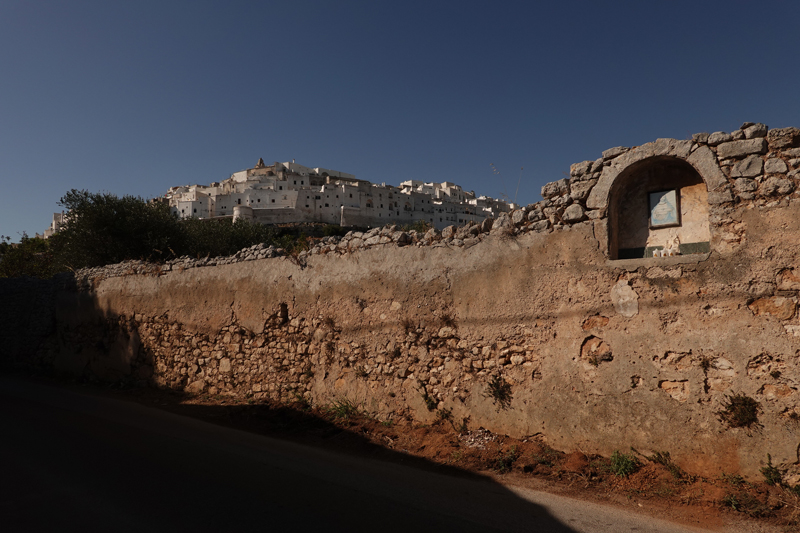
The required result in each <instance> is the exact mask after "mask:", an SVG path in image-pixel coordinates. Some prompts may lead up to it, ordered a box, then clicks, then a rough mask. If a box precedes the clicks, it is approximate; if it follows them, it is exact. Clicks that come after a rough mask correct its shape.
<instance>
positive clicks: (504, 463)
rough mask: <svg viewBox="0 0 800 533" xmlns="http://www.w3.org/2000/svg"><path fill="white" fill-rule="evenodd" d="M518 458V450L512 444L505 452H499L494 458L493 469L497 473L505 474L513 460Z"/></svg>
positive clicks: (509, 469) (512, 464)
mask: <svg viewBox="0 0 800 533" xmlns="http://www.w3.org/2000/svg"><path fill="white" fill-rule="evenodd" d="M518 458H519V451H517V447H516V446H512V447H511V449H510V450H508V451H507V452H506V453H502V452H501V453H499V454H498V456H497V459H495V470H496V471H497V473H499V474H505V473H506V472H510V471H511V467H512V466H514V462H516V460H517V459H518Z"/></svg>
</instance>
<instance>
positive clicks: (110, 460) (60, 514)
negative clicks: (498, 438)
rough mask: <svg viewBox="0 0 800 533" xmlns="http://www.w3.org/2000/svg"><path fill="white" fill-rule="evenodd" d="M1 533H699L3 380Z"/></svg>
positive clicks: (479, 481) (466, 478) (473, 478)
mask: <svg viewBox="0 0 800 533" xmlns="http://www.w3.org/2000/svg"><path fill="white" fill-rule="evenodd" d="M0 530H2V531H4V532H9V533H11V532H21V531H31V532H40V531H81V532H91V531H103V532H106V531H113V532H115V533H117V532H120V533H121V532H126V531H136V532H145V531H146V532H159V531H165V532H166V531H169V532H176V531H189V532H200V531H213V532H222V531H325V532H338V531H342V532H354V531H381V532H382V531H406V532H407V531H436V532H448V531H453V532H473V531H474V532H480V533H487V532H491V531H527V532H555V533H567V532H586V533H602V532H614V533H620V532H627V531H635V532H637V533H643V532H663V533H673V532H675V533H677V532H687V531H697V530H690V529H686V528H683V527H680V526H677V525H674V524H671V523H668V522H661V521H658V520H654V519H652V518H649V517H644V516H639V515H635V514H631V513H627V512H625V511H622V510H620V509H617V508H613V507H606V506H601V505H597V504H591V503H586V502H580V501H577V500H572V499H568V498H564V497H559V496H554V495H551V494H546V493H540V492H535V491H530V490H527V489H519V490H517V489H515V490H514V491H512V490H509V489H507V488H506V487H504V486H502V485H500V484H498V483H496V482H494V481H492V480H489V479H486V478H483V477H479V476H474V475H464V476H449V475H443V474H438V473H433V472H429V471H426V470H421V469H418V468H410V467H407V466H403V465H399V464H394V463H387V462H381V461H375V460H370V459H364V458H359V457H355V456H350V455H342V454H337V453H332V452H329V451H325V450H320V449H316V448H311V447H306V446H302V445H298V444H295V443H291V442H286V441H281V440H277V439H271V438H268V437H263V436H259V435H254V434H250V433H246V432H242V431H237V430H232V429H228V428H224V427H220V426H216V425H213V424H209V423H206V422H202V421H198V420H195V419H192V418H186V417H182V416H178V415H175V414H171V413H167V412H164V411H160V410H158V409H154V408H148V407H145V406H142V405H139V404H136V403H129V402H122V401H118V400H114V399H110V398H107V397H103V396H98V395H93V394H86V393H82V392H80V391H76V390H74V389H68V388H64V387H56V386H50V385H45V384H42V383H40V382H35V381H30V380H26V379H23V378H18V377H9V376H2V375H0Z"/></svg>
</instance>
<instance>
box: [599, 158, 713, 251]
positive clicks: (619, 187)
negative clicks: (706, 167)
mask: <svg viewBox="0 0 800 533" xmlns="http://www.w3.org/2000/svg"><path fill="white" fill-rule="evenodd" d="M609 196H610V197H609V206H608V216H609V256H610V258H611V259H634V258H643V257H660V256H665V255H679V254H680V255H687V254H694V253H706V252H709V251H710V244H709V241H710V240H711V232H710V229H709V223H708V211H709V208H708V190H707V188H706V184H705V182H704V181H703V178H702V177H701V176H700V174H699V173H698V172H697V171H696V170H695V169H694V167H693V166H692V165H690V164H689V163H687V162H686V161H684V160H682V159H679V158H677V157H669V156H660V157H651V158H648V159H644V160H641V161H638V162H636V163H633V164H632V165H630V166H629V167H627V168H626V169H625V170H623V171H622V172H621V173H620V174H619V176H617V178H616V179H615V180H614V185H613V187H612V188H611V191H610V195H609Z"/></svg>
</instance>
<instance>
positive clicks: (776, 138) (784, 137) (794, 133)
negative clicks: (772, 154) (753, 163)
mask: <svg viewBox="0 0 800 533" xmlns="http://www.w3.org/2000/svg"><path fill="white" fill-rule="evenodd" d="M767 142H769V148H770V150H780V149H783V148H789V147H793V146H798V145H800V129H798V128H774V129H771V130H769V132H768V133H767Z"/></svg>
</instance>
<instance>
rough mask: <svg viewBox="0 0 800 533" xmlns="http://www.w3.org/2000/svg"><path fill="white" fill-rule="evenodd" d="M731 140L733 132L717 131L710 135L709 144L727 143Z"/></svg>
mask: <svg viewBox="0 0 800 533" xmlns="http://www.w3.org/2000/svg"><path fill="white" fill-rule="evenodd" d="M729 141H731V134H730V133H725V132H724V131H715V132H714V133H712V134H711V135H709V136H708V144H710V145H711V146H717V145H718V144H722V143H726V142H729Z"/></svg>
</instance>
